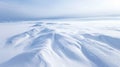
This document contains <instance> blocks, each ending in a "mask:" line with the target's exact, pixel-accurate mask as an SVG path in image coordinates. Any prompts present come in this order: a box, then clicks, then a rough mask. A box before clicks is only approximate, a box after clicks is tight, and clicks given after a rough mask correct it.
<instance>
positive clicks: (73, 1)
mask: <svg viewBox="0 0 120 67" xmlns="http://www.w3.org/2000/svg"><path fill="white" fill-rule="evenodd" d="M119 14H120V0H0V20H1V19H5V18H13V19H14V18H45V17H61V16H69V17H70V16H71V17H72V16H73V17H75V16H77V17H87V16H88V17H91V16H116V15H119Z"/></svg>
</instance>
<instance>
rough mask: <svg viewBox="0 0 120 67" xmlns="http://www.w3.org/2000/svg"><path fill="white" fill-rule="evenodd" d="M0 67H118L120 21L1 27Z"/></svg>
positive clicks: (4, 25)
mask: <svg viewBox="0 0 120 67" xmlns="http://www.w3.org/2000/svg"><path fill="white" fill-rule="evenodd" d="M0 67H120V21H119V20H99V21H97V20H96V21H40V22H38V21H32V22H27V21H25V22H17V23H0Z"/></svg>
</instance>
